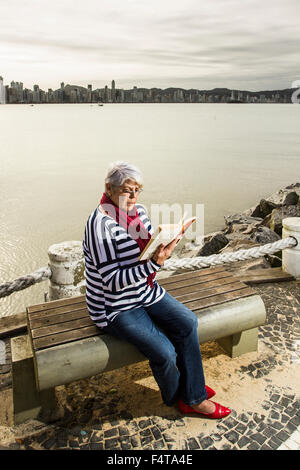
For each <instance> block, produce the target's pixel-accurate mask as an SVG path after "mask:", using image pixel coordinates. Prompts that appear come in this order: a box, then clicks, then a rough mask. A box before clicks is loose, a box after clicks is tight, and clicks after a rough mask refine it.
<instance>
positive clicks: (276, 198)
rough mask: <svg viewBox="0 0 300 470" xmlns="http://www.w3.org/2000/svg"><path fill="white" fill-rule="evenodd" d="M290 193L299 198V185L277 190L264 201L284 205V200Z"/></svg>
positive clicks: (295, 184)
mask: <svg viewBox="0 0 300 470" xmlns="http://www.w3.org/2000/svg"><path fill="white" fill-rule="evenodd" d="M290 193H295V194H296V195H298V196H300V183H294V184H290V185H289V186H286V187H285V188H283V189H279V191H277V192H276V193H274V194H272V195H271V196H269V197H268V198H267V199H266V200H267V201H268V202H273V203H274V204H277V205H283V204H286V202H285V201H286V198H287V196H288V194H290ZM289 197H290V196H289ZM293 198H295V196H293ZM287 201H288V199H287Z"/></svg>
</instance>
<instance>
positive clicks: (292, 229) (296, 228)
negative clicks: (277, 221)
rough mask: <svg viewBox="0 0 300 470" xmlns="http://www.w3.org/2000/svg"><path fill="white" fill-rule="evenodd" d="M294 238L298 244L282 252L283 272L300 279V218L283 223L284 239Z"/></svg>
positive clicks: (291, 218)
mask: <svg viewBox="0 0 300 470" xmlns="http://www.w3.org/2000/svg"><path fill="white" fill-rule="evenodd" d="M286 237H294V238H296V240H297V242H298V244H297V245H296V246H294V247H292V248H286V249H285V250H283V251H282V270H283V271H285V272H287V273H289V274H291V275H292V276H294V277H295V278H296V279H300V217H288V218H287V219H283V221H282V238H286Z"/></svg>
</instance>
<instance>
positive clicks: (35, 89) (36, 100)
mask: <svg viewBox="0 0 300 470" xmlns="http://www.w3.org/2000/svg"><path fill="white" fill-rule="evenodd" d="M33 102H34V103H39V102H40V87H39V86H38V85H33Z"/></svg>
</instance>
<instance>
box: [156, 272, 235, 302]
mask: <svg viewBox="0 0 300 470" xmlns="http://www.w3.org/2000/svg"><path fill="white" fill-rule="evenodd" d="M237 281H238V279H237V278H235V277H233V276H226V277H223V278H221V279H214V280H212V281H207V282H204V283H203V282H198V283H197V284H187V283H186V285H185V286H184V287H178V288H176V289H173V287H171V286H170V287H168V286H163V287H165V289H166V290H167V291H168V292H169V293H170V294H171V295H173V296H174V297H175V296H176V295H182V294H185V293H186V294H188V293H189V292H199V291H202V290H206V289H208V288H210V287H216V286H223V285H226V284H231V283H232V282H237Z"/></svg>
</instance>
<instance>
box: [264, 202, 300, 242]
mask: <svg viewBox="0 0 300 470" xmlns="http://www.w3.org/2000/svg"><path fill="white" fill-rule="evenodd" d="M287 217H300V205H299V204H297V205H290V206H282V207H281V208H280V209H274V210H273V211H272V212H271V214H269V215H268V216H267V217H265V219H264V220H263V223H262V224H263V226H265V227H268V228H269V229H271V230H273V231H274V232H276V233H277V234H278V235H279V236H280V237H281V235H282V220H283V219H286V218H287Z"/></svg>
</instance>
